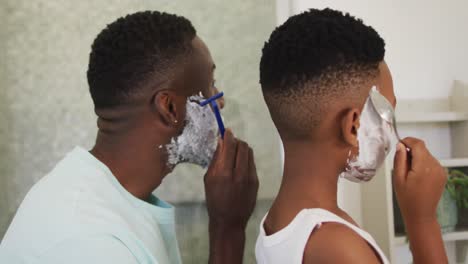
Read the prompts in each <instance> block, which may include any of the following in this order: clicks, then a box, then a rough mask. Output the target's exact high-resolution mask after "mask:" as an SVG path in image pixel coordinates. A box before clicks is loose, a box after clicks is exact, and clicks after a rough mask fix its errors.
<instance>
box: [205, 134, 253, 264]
mask: <svg viewBox="0 0 468 264" xmlns="http://www.w3.org/2000/svg"><path fill="white" fill-rule="evenodd" d="M205 190H206V204H207V209H208V215H209V218H210V220H209V221H210V223H209V232H210V260H209V263H211V264H216V263H223V264H230V263H236V264H237V263H242V259H243V256H244V244H245V227H246V226H247V222H248V220H249V218H250V216H251V214H252V211H253V209H254V207H255V202H256V198H257V191H258V178H257V169H256V167H255V161H254V156H253V151H252V149H251V148H250V147H249V146H248V145H247V143H245V142H243V141H241V140H238V139H236V138H235V137H234V135H233V134H232V132H231V131H230V130H226V133H225V134H224V140H222V141H221V140H220V142H219V143H218V149H217V150H216V153H215V155H214V158H213V161H212V163H211V165H210V167H209V168H208V171H207V173H206V175H205Z"/></svg>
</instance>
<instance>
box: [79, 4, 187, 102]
mask: <svg viewBox="0 0 468 264" xmlns="http://www.w3.org/2000/svg"><path fill="white" fill-rule="evenodd" d="M195 36H196V30H195V28H194V27H193V26H192V24H191V22H190V21H189V20H187V19H186V18H184V17H181V16H177V15H172V14H167V13H162V12H158V11H144V12H138V13H134V14H130V15H127V16H125V17H121V18H119V19H117V20H116V21H114V22H113V23H111V24H109V25H107V27H106V28H105V29H104V30H102V31H101V32H100V33H99V34H98V36H97V37H96V39H95V40H94V43H93V44H92V49H91V54H90V56H89V67H88V72H87V76H88V84H89V90H90V92H91V97H92V98H93V101H94V105H95V107H96V108H102V107H112V106H115V105H119V104H122V103H126V102H128V101H130V100H131V98H132V96H133V95H135V94H138V92H139V91H140V90H141V89H142V87H143V86H145V85H148V84H151V83H152V82H153V84H154V83H157V82H158V81H159V80H160V79H162V77H164V76H165V75H167V73H168V71H169V70H171V67H172V66H173V65H174V63H176V61H178V60H179V59H180V58H181V57H183V55H186V54H188V53H189V52H190V51H191V48H192V45H191V41H192V40H193V38H194V37H195Z"/></svg>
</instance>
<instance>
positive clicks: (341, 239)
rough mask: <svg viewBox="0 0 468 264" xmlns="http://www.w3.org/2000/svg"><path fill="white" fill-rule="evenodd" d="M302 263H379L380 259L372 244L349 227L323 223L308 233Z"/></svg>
mask: <svg viewBox="0 0 468 264" xmlns="http://www.w3.org/2000/svg"><path fill="white" fill-rule="evenodd" d="M303 263H305V264H307V263H381V260H380V258H379V256H378V254H377V253H376V252H375V251H374V249H373V248H372V246H371V245H369V244H368V243H367V241H366V240H365V239H364V238H362V237H361V236H360V235H359V234H358V233H356V232H355V231H354V230H352V229H351V228H349V227H347V226H345V225H343V224H340V223H324V224H322V226H321V227H320V228H318V229H315V230H314V231H313V232H312V233H311V234H310V237H309V240H308V242H307V245H306V247H305V249H304V258H303Z"/></svg>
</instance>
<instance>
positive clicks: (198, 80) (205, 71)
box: [188, 37, 224, 109]
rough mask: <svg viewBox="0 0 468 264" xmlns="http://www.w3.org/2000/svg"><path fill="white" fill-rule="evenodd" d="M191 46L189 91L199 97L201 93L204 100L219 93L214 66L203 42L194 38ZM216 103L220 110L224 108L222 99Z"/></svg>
mask: <svg viewBox="0 0 468 264" xmlns="http://www.w3.org/2000/svg"><path fill="white" fill-rule="evenodd" d="M192 46H193V53H192V59H191V62H190V63H189V65H188V68H189V69H190V72H191V73H189V76H188V77H189V78H190V79H191V81H190V84H191V85H192V88H191V89H190V90H191V91H192V93H191V95H200V93H201V95H202V96H203V97H204V98H210V97H211V96H213V95H215V94H217V93H219V91H218V88H217V87H216V79H215V77H214V73H215V70H216V65H215V64H214V62H213V58H212V57H211V53H210V51H209V49H208V47H207V46H206V45H205V43H204V42H203V40H201V39H200V38H199V37H195V38H194V39H193V41H192ZM217 102H218V105H219V107H220V108H221V109H222V108H223V107H224V99H222V98H221V99H219V100H218V101H217Z"/></svg>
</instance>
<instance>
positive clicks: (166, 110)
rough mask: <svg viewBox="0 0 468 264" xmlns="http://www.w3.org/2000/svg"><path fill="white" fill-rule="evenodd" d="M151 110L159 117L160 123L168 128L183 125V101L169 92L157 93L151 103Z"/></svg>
mask: <svg viewBox="0 0 468 264" xmlns="http://www.w3.org/2000/svg"><path fill="white" fill-rule="evenodd" d="M151 103H152V105H153V109H154V110H155V112H156V113H157V114H158V115H159V117H160V119H161V122H162V123H163V124H164V125H166V126H169V127H176V128H177V127H179V126H181V125H183V124H182V123H183V122H182V121H183V120H184V119H185V107H182V105H184V106H185V103H186V102H185V101H183V100H182V98H180V96H177V95H176V94H175V93H173V92H172V91H169V90H164V91H159V92H157V93H156V94H155V96H154V97H153V101H152V102H151Z"/></svg>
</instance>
